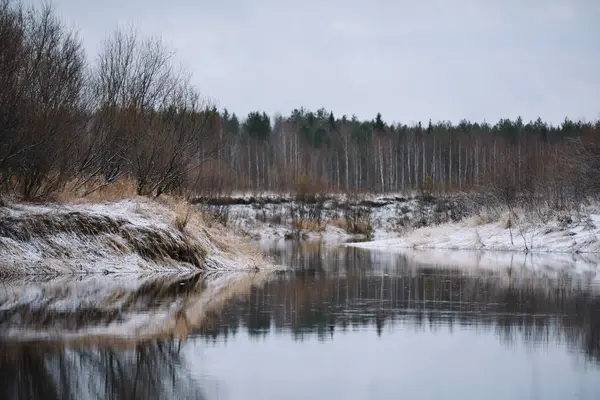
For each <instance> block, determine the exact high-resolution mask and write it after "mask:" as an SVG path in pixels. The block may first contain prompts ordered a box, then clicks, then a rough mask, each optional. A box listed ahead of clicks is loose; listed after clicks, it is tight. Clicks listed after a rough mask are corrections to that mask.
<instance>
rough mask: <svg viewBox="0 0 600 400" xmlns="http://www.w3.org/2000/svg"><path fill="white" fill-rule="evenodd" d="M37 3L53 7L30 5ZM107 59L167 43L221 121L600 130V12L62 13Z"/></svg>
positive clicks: (200, 2) (533, 2)
mask: <svg viewBox="0 0 600 400" xmlns="http://www.w3.org/2000/svg"><path fill="white" fill-rule="evenodd" d="M25 1H26V2H28V3H38V2H41V0H37V1H36V0H25ZM52 4H53V5H54V6H55V8H56V9H57V11H58V13H59V14H60V15H61V16H62V17H63V19H64V20H65V21H66V22H67V23H68V24H70V25H71V26H73V27H75V28H76V29H77V30H78V31H79V33H80V35H81V37H82V38H83V40H84V42H85V46H86V49H87V51H88V54H89V55H90V57H94V56H95V55H96V54H97V52H98V50H99V49H100V47H101V44H102V40H103V39H104V38H105V37H106V35H107V34H109V33H110V32H111V31H112V30H113V29H114V28H115V27H116V26H117V24H126V25H131V24H132V25H135V26H137V27H138V28H139V30H140V32H142V33H143V34H154V35H160V36H162V38H163V39H164V40H165V41H166V42H167V43H168V44H169V45H170V46H171V47H173V48H174V49H175V50H176V51H177V56H178V58H179V60H180V61H181V62H182V63H183V64H184V65H185V66H186V67H187V68H188V69H189V71H191V72H192V73H193V80H194V83H195V84H196V85H197V87H198V88H199V89H200V90H201V92H202V93H203V94H204V95H205V96H208V97H210V98H212V99H213V100H214V101H216V103H217V105H218V107H219V108H221V109H222V108H224V107H227V108H228V109H229V110H230V111H233V112H236V113H238V114H241V115H246V114H247V113H248V111H251V110H264V111H267V112H268V113H269V114H273V113H275V112H280V113H283V114H288V113H289V112H290V111H291V110H292V109H294V108H299V107H301V106H304V107H305V108H309V109H312V110H316V109H317V108H320V107H325V108H327V109H328V110H332V111H333V112H334V113H335V114H336V115H337V116H341V115H342V114H347V115H348V116H351V115H352V114H356V115H357V116H358V117H359V118H373V117H374V116H375V114H376V113H377V112H381V113H382V115H383V117H384V119H385V120H386V121H389V122H392V121H396V122H398V121H401V122H404V123H411V122H415V121H418V120H422V121H427V120H428V119H430V118H431V119H432V120H434V121H438V120H451V121H454V122H457V121H459V120H460V119H461V118H467V119H470V120H474V121H475V120H476V121H483V120H486V121H488V122H491V123H494V122H496V121H497V120H498V119H499V118H503V117H508V118H516V117H517V116H518V115H521V116H522V117H523V118H524V119H525V120H529V119H535V118H537V117H538V116H540V117H542V118H543V119H544V120H547V121H549V122H552V123H560V122H561V121H562V120H563V119H564V118H565V116H568V117H570V118H573V119H580V118H585V119H587V120H596V119H598V118H600V23H599V22H598V21H599V20H600V1H597V0H497V1H496V0H489V1H486V0H460V1H459V0H456V1H453V0H426V1H424V0H420V1H416V0H413V1H408V0H371V1H370V2H368V1H358V0H344V1H342V0H338V1H333V0H331V1H327V0H322V1H316V0H304V1H295V2H291V1H285V0H279V1H277V0H255V1H249V0H248V1H244V0H217V1H215V0H211V1H204V0H170V1H167V0H53V1H52Z"/></svg>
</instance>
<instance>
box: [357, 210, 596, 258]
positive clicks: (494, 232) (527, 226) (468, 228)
mask: <svg viewBox="0 0 600 400" xmlns="http://www.w3.org/2000/svg"><path fill="white" fill-rule="evenodd" d="M506 220H507V218H503V219H501V220H500V221H495V222H488V223H481V219H480V218H479V217H471V218H469V219H466V220H464V221H462V222H457V223H446V224H441V225H436V226H430V227H424V228H420V229H416V230H413V231H412V232H408V233H407V234H405V235H404V236H401V237H396V238H391V239H385V240H376V241H371V242H364V243H350V244H347V245H348V246H355V247H362V248H369V249H379V250H396V249H407V248H410V249H446V250H494V251H496V250H500V251H518V252H536V253H544V252H555V253H596V252H600V241H599V238H600V213H598V212H593V213H590V214H589V215H587V216H585V217H582V218H577V219H575V218H571V217H568V218H563V219H562V221H561V220H558V219H553V220H551V221H547V222H546V223H542V222H541V221H539V220H535V219H530V220H527V219H525V218H521V220H520V222H518V223H515V222H513V223H511V224H507V223H506ZM513 221H514V219H513ZM507 225H510V226H507Z"/></svg>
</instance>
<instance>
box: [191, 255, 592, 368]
mask: <svg viewBox="0 0 600 400" xmlns="http://www.w3.org/2000/svg"><path fill="white" fill-rule="evenodd" d="M273 255H275V256H277V257H279V258H280V259H281V260H282V261H281V262H282V263H285V264H288V265H293V266H294V267H295V269H294V270H293V272H290V273H287V274H285V275H282V276H280V277H279V278H278V279H275V280H271V281H269V282H267V283H266V284H265V285H264V286H262V287H261V288H256V289H254V290H253V291H252V293H251V296H250V299H249V301H246V302H237V303H232V305H231V307H230V308H229V309H228V310H225V312H222V313H220V314H219V315H215V316H214V318H213V319H212V320H211V319H208V320H205V323H204V324H203V326H202V328H201V330H200V331H201V335H202V336H204V337H205V338H206V339H213V340H214V339H215V338H217V337H219V336H222V337H225V338H226V337H227V336H229V335H235V334H236V332H239V327H240V326H245V327H246V330H247V332H248V334H250V335H266V333H267V332H271V331H275V332H279V333H284V332H289V333H291V334H292V335H293V336H294V337H295V338H296V339H298V340H302V339H303V338H304V337H305V336H307V335H315V334H316V335H317V336H318V337H319V338H320V339H321V340H327V339H332V338H334V336H335V332H336V331H337V330H341V331H346V330H348V329H350V328H358V327H365V326H374V327H375V328H376V330H377V332H378V333H379V334H382V333H383V332H384V330H385V328H386V327H388V328H392V327H393V326H396V325H399V324H403V325H405V326H409V327H412V329H416V330H424V329H429V330H432V331H438V330H440V329H448V330H450V332H451V331H452V330H453V329H457V328H466V329H471V330H478V331H481V332H489V331H495V332H496V335H497V336H498V338H499V340H501V341H502V342H503V343H506V344H510V343H512V342H514V341H517V340H521V341H522V342H523V343H524V344H525V345H527V346H538V345H540V344H548V343H554V344H566V345H567V346H568V347H569V349H570V350H571V351H575V352H580V353H583V354H585V356H586V357H587V358H588V360H590V361H593V362H597V363H600V288H598V287H597V286H595V285H590V284H589V279H587V278H586V277H581V276H575V275H573V274H572V273H571V272H569V270H565V271H562V272H561V273H559V274H555V276H554V277H553V278H549V277H548V276H545V275H541V274H539V273H532V271H530V270H527V269H519V268H509V269H508V270H507V269H499V270H494V269H493V268H492V269H489V270H486V271H472V270H466V269H459V268H456V267H451V266H446V267H439V266H435V267H434V266H431V265H427V264H419V263H415V262H412V261H411V260H410V259H408V258H406V257H405V256H402V255H396V256H390V257H387V258H386V259H379V258H377V257H375V256H373V254H371V253H369V252H368V251H364V250H360V249H353V248H342V249H339V248H337V249H331V248H328V247H322V246H315V247H314V248H312V249H310V250H309V251H307V250H306V249H299V248H297V247H291V248H286V249H284V251H283V252H281V251H280V252H274V254H273ZM392 329H393V328H392Z"/></svg>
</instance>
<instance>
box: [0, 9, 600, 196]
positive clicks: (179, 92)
mask: <svg viewBox="0 0 600 400" xmlns="http://www.w3.org/2000/svg"><path fill="white" fill-rule="evenodd" d="M0 88H1V90H0V194H6V193H9V194H16V195H18V196H21V197H23V198H43V197H46V196H49V195H52V194H53V193H56V192H59V191H63V190H64V189H65V188H67V187H68V188H69V190H72V191H74V192H77V193H80V194H81V195H86V194H89V193H91V192H94V191H95V190H98V189H99V188H102V187H105V186H106V185H111V184H112V183H115V182H118V181H121V180H128V181H131V182H134V183H135V187H136V190H137V193H138V194H142V195H160V194H161V193H165V192H168V193H173V192H174V193H179V194H181V193H187V194H198V193H202V194H211V195H214V194H222V193H229V192H232V191H265V190H268V191H285V192H297V191H302V192H307V191H310V192H353V193H354V192H380V193H383V192H404V191H406V192H414V191H415V190H417V191H421V192H427V193H453V192H456V191H481V190H484V191H486V192H489V193H495V194H496V195H497V196H499V197H503V198H506V199H509V198H510V199H512V198H514V197H516V196H518V195H519V194H521V193H527V194H529V195H536V196H537V195H539V196H541V197H544V198H545V199H548V200H549V201H552V202H553V203H554V205H557V206H564V205H566V204H567V203H568V202H572V201H575V202H578V201H580V200H581V199H582V198H583V197H585V196H587V195H590V194H595V193H596V192H597V191H598V190H599V189H600V172H598V171H600V147H599V144H600V142H599V139H598V131H599V130H600V121H598V122H581V121H571V120H569V119H565V121H564V122H563V123H562V124H560V125H559V126H551V125H549V124H547V123H544V122H543V121H541V120H540V119H538V120H536V121H530V122H527V123H526V122H524V121H523V120H522V119H521V118H517V119H516V120H510V119H502V120H500V121H498V122H497V123H495V124H494V125H490V124H487V123H474V122H469V121H462V122H460V123H459V124H451V123H449V122H435V121H427V122H424V123H421V122H419V123H417V124H413V125H410V126H409V125H405V124H389V123H386V122H385V121H384V120H383V118H382V116H381V115H380V114H378V115H376V116H374V118H373V119H372V120H368V121H361V120H358V119H357V118H356V117H353V116H351V117H348V116H335V115H334V114H333V113H332V112H330V111H327V110H325V109H319V110H317V111H309V110H305V109H303V108H300V109H296V110H293V111H292V112H291V113H290V115H287V116H282V115H276V116H269V115H267V114H266V113H264V112H260V111H256V112H251V113H249V114H248V115H247V116H245V117H244V118H242V119H240V118H239V117H237V116H236V115H235V114H231V113H230V112H228V111H227V110H226V109H224V110H223V111H218V110H217V109H216V108H215V107H214V106H212V105H210V104H207V103H206V102H203V101H202V99H201V97H200V95H199V93H198V91H197V90H196V89H195V88H194V87H193V85H191V83H190V79H189V75H188V74H186V73H185V71H182V70H179V69H177V68H175V66H174V62H173V56H172V53H171V52H170V50H169V49H168V48H166V47H165V46H164V45H163V44H162V42H161V41H160V40H158V39H145V38H140V37H139V36H138V35H137V34H136V33H135V32H125V31H123V30H117V31H115V33H114V34H112V35H111V36H109V38H108V39H107V40H106V41H105V43H104V47H103V49H102V50H101V51H100V54H99V56H98V57H97V58H96V59H95V60H91V61H90V60H87V59H86V56H85V53H84V51H83V45H82V42H81V40H80V39H79V38H78V37H77V35H76V34H75V33H73V32H72V31H70V30H69V29H68V28H67V27H66V26H65V25H64V24H63V23H62V22H61V21H60V20H59V19H58V18H57V17H56V15H55V14H54V12H53V10H52V9H51V8H50V7H48V6H44V7H41V8H35V7H32V8H25V7H24V6H22V5H20V4H19V3H17V2H15V1H13V0H0Z"/></svg>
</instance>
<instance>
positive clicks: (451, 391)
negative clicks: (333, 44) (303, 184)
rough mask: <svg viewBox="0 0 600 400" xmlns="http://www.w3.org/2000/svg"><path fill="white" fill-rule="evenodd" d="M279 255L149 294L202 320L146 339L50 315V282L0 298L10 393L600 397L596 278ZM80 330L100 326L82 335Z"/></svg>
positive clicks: (310, 253) (145, 298) (111, 326)
mask: <svg viewBox="0 0 600 400" xmlns="http://www.w3.org/2000/svg"><path fill="white" fill-rule="evenodd" d="M270 251H271V252H272V254H273V256H274V257H276V258H277V259H278V260H279V261H280V262H281V263H283V264H286V265H289V266H291V267H292V269H291V270H290V271H286V272H280V273H278V274H276V275H275V276H273V277H271V278H270V279H264V280H261V281H260V282H259V283H256V282H255V283H253V284H252V285H247V286H243V285H239V287H237V288H236V290H231V293H229V292H227V294H225V295H220V296H221V297H220V300H219V301H218V302H216V301H214V302H212V303H206V304H204V303H203V304H204V305H203V306H202V307H196V308H194V307H192V306H191V304H192V303H193V302H192V301H191V300H190V299H191V298H192V297H191V296H192V295H191V294H190V293H196V292H198V291H200V292H201V291H202V290H204V289H202V288H204V287H205V286H204V284H203V283H202V278H201V277H194V278H193V279H190V278H186V279H182V280H181V281H179V280H175V281H173V282H170V283H169V285H168V286H161V285H166V284H165V283H161V284H157V283H152V284H146V285H145V286H144V288H143V289H140V288H138V289H136V290H137V292H136V293H140V295H139V296H138V295H136V297H135V299H136V300H135V304H136V306H135V307H137V308H136V310H137V311H138V312H139V314H140V315H144V314H145V315H151V316H152V318H158V317H155V316H154V315H155V314H156V315H159V313H158V312H157V310H158V309H159V308H160V310H170V309H172V308H173V307H174V306H173V305H174V304H179V305H181V304H188V305H189V315H192V314H193V315H197V314H199V315H201V317H199V318H197V319H196V322H195V323H193V324H191V323H190V325H189V326H188V327H187V329H185V330H183V331H182V329H181V328H177V327H176V328H173V332H170V331H169V332H166V333H165V332H163V333H161V334H156V335H154V336H152V335H150V336H148V337H144V338H141V337H138V336H135V335H134V336H131V334H129V335H128V336H125V337H123V334H122V333H121V332H122V331H123V325H125V321H126V319H127V318H126V314H125V308H126V307H125V306H122V305H120V306H119V309H118V310H114V309H113V310H112V311H110V312H108V311H106V310H104V309H101V307H95V306H93V305H90V304H92V303H90V302H88V303H89V304H88V303H85V304H87V305H81V306H77V307H75V308H74V307H73V306H70V308H69V307H65V309H64V310H63V309H60V310H59V308H57V307H56V306H55V305H56V303H53V304H54V305H53V306H52V307H54V308H53V310H52V312H46V311H47V310H44V307H50V305H48V304H49V302H48V301H46V302H45V297H44V296H49V294H48V293H49V292H50V290H49V289H47V288H46V286H44V285H46V283H44V284H42V285H41V286H40V284H39V283H36V285H38V286H37V287H42V289H40V290H37V289H36V290H35V291H32V292H33V293H35V294H31V293H29V294H28V295H27V296H23V298H18V299H17V300H14V299H12V300H11V301H12V302H10V304H9V301H8V300H5V304H2V305H1V306H0V338H1V339H0V398H2V399H13V398H14V399H82V398H112V399H153V398H158V399H163V398H164V399H178V400H182V399H397V398H408V399H483V398H487V399H598V398H600V291H599V290H598V289H600V288H598V287H597V285H596V284H595V281H594V280H592V279H591V278H593V274H589V273H588V274H585V276H582V275H581V274H577V273H575V272H574V271H573V270H571V269H568V268H567V269H566V270H565V271H563V272H561V273H560V274H555V273H553V274H548V273H543V272H540V270H537V271H531V270H529V269H527V268H522V267H519V266H514V267H513V268H506V267H504V266H503V267H497V268H496V267H495V266H493V265H490V266H488V268H485V269H478V270H473V269H465V268H462V267H461V266H460V265H454V266H453V265H447V266H443V267H442V266H439V263H438V264H436V265H435V266H434V265H432V264H427V263H417V262H415V261H411V260H412V259H411V258H409V257H406V256H402V255H385V254H382V253H374V252H369V251H366V250H359V249H339V248H332V247H327V246H316V245H315V246H309V247H305V246H302V247H299V246H292V245H287V246H283V247H281V248H272V249H271V250H270ZM421 259H423V257H421ZM543 270H544V271H547V270H551V268H544V269H543ZM161 282H164V280H161ZM20 284H21V285H22V286H23V287H25V288H27V287H28V286H27V285H28V284H27V283H20ZM9 285H10V286H14V285H15V283H5V284H4V286H3V285H2V284H0V292H1V291H5V292H6V291H8V290H9V288H8V286H9ZM157 285H158V286H157ZM44 288H46V289H44ZM182 288H183V289H182ZM185 288H191V289H185ZM198 288H200V289H198ZM119 290H120V291H123V290H124V289H119ZM65 291H66V292H69V293H67V294H65V293H62V294H61V296H63V297H64V298H67V297H68V296H77V295H78V293H77V292H76V289H71V290H69V291H67V290H65ZM194 291H196V292H194ZM93 293H94V292H92V294H90V293H85V295H86V296H90V295H92V296H93ZM119 293H121V292H119ZM81 295H82V296H83V293H82V294H81ZM115 296H117V297H118V296H124V294H123V293H121V294H119V295H117V294H115V293H112V294H111V299H112V298H114V297H115ZM3 298H4V299H7V298H9V297H8V296H6V295H5V296H4V297H3ZM151 299H154V300H151ZM58 301H63V300H60V299H59V300H58ZM111 301H112V300H111ZM186 302H187V303H186ZM171 303H172V304H171ZM217 303H218V304H217ZM31 304H35V307H34V306H32V305H31ZM127 304H133V303H132V302H131V301H128V303H127ZM194 304H197V303H194ZM161 307H162V308H161ZM192 309H193V312H192ZM57 310H59V311H57ZM140 310H141V311H140ZM161 312H162V311H161ZM153 313H155V314H153ZM163 314H164V313H163ZM163 314H160V315H163ZM136 315H137V317H136V318H137V319H140V318H141V317H140V316H139V315H138V314H136ZM131 320H135V318H131ZM188 320H189V318H188ZM188 320H186V321H188ZM40 321H42V322H40ZM56 326H60V331H57V330H56V328H55V327H56ZM82 326H85V328H86V329H88V331H89V332H90V334H89V335H87V334H84V335H81V334H80V335H78V336H69V332H71V331H73V332H75V331H76V330H78V329H80V328H81V327H82ZM177 326H179V325H177ZM94 329H96V331H95V330H94ZM98 329H104V332H106V331H109V332H112V331H114V333H115V337H106V336H102V337H101V336H95V335H94V332H99V331H98ZM140 329H141V328H140ZM26 331H27V332H29V333H31V332H32V331H35V333H36V334H37V336H36V339H35V340H29V339H28V340H25V339H23V338H24V337H25V335H24V334H23V333H22V332H26ZM15 332H17V333H16V334H15ZM79 332H81V330H80V331H79ZM85 332H87V331H85ZM182 332H184V333H183V334H182ZM119 335H121V336H119Z"/></svg>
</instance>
